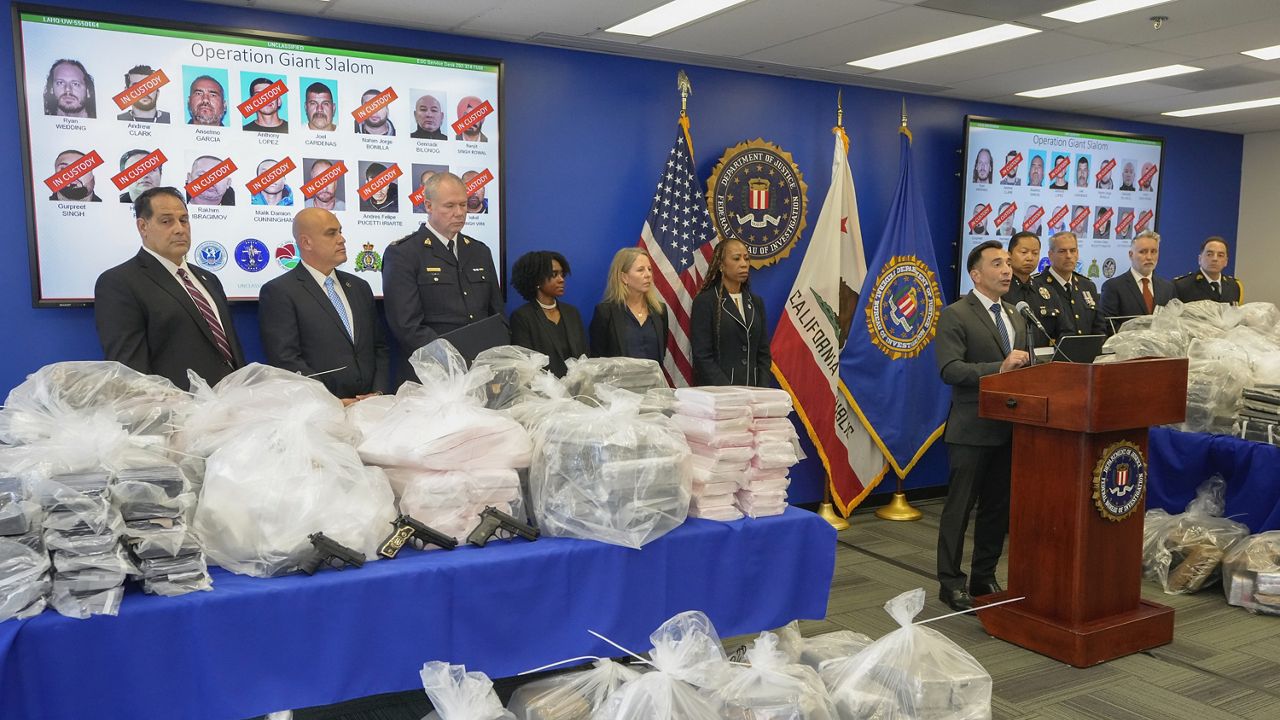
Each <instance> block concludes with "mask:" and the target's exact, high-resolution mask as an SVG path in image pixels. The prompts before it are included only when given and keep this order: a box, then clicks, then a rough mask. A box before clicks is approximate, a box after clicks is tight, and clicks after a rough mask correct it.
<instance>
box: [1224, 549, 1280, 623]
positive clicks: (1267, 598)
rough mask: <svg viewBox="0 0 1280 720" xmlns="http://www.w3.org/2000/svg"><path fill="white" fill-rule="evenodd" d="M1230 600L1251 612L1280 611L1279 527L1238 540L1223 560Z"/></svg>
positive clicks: (1225, 588)
mask: <svg viewBox="0 0 1280 720" xmlns="http://www.w3.org/2000/svg"><path fill="white" fill-rule="evenodd" d="M1222 569H1223V571H1222V586H1223V590H1224V591H1225V592H1226V596H1227V604H1229V605H1236V606H1238V607H1242V608H1244V609H1246V610H1248V611H1249V612H1251V613H1257V614H1261V615H1280V530H1269V531H1267V532H1261V533H1258V534H1257V535H1252V536H1250V537H1247V538H1245V539H1244V540H1241V541H1240V542H1238V543H1236V544H1235V546H1234V547H1232V548H1231V550H1230V551H1228V552H1227V556H1226V557H1225V558H1223V560H1222Z"/></svg>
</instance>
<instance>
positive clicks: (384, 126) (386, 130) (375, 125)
mask: <svg viewBox="0 0 1280 720" xmlns="http://www.w3.org/2000/svg"><path fill="white" fill-rule="evenodd" d="M381 94H382V91H381V90H375V89H373V88H370V89H368V90H365V91H364V94H363V95H361V96H360V104H361V105H364V104H365V103H367V102H369V101H370V100H372V99H374V98H376V97H378V96H379V95H381ZM390 115H391V104H390V103H387V104H386V105H383V106H382V107H381V108H379V109H378V111H377V112H375V113H374V114H372V115H370V116H369V117H367V118H365V119H364V122H358V123H356V134H357V135H388V136H391V135H395V134H396V126H395V125H394V124H392V122H391V118H390V117H389V116H390Z"/></svg>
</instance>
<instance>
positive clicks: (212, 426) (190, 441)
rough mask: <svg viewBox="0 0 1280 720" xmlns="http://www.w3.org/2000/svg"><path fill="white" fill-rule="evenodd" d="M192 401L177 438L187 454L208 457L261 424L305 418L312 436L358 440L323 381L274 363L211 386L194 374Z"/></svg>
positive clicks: (245, 370) (249, 368) (244, 370)
mask: <svg viewBox="0 0 1280 720" xmlns="http://www.w3.org/2000/svg"><path fill="white" fill-rule="evenodd" d="M191 392H192V393H193V395H194V399H193V400H192V402H191V403H190V404H189V405H188V407H187V413H186V416H185V417H183V418H182V420H181V427H180V429H179V431H178V433H177V436H176V437H175V444H176V445H177V447H178V448H179V449H181V450H182V451H183V452H186V453H190V454H192V455H198V456H201V457H208V456H209V455H210V454H212V453H213V451H214V450H216V449H218V448H219V447H222V446H223V445H225V444H227V443H229V442H233V441H235V440H237V439H239V438H240V437H241V436H243V435H246V434H253V433H255V432H257V431H258V430H257V428H258V427H259V426H261V425H270V424H273V423H277V422H295V423H296V422H298V421H299V420H300V419H303V418H305V419H306V422H307V424H308V425H309V426H310V429H309V431H310V432H317V431H319V432H324V433H327V434H328V435H330V436H332V437H334V438H336V439H339V440H342V441H343V442H355V440H356V436H355V434H354V433H353V432H352V430H351V428H350V427H349V426H348V425H347V423H346V414H345V412H344V409H343V406H342V401H341V400H339V399H338V398H336V397H334V396H333V394H332V393H330V392H329V389H328V388H326V387H325V386H324V385H323V384H322V383H321V382H320V381H319V380H315V379H313V378H308V377H303V376H302V375H298V374H297V373H291V372H289V371H287V370H282V369H280V368H277V367H271V366H270V365H262V364H259V363H251V364H249V365H246V366H244V367H242V368H240V369H239V370H236V371H235V372H233V373H231V374H230V375H227V376H226V377H224V378H222V379H221V380H219V381H218V384H217V385H215V386H213V387H210V386H209V385H208V383H206V382H205V381H204V380H203V379H202V378H200V376H198V375H195V374H194V373H191Z"/></svg>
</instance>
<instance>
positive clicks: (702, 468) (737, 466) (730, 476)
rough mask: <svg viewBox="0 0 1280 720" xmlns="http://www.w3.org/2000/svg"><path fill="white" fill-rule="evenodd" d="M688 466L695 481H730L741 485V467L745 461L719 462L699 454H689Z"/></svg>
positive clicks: (742, 471)
mask: <svg viewBox="0 0 1280 720" xmlns="http://www.w3.org/2000/svg"><path fill="white" fill-rule="evenodd" d="M690 460H691V463H690V467H691V471H692V475H693V481H694V482H695V483H702V484H704V485H706V484H711V483H727V482H731V483H734V484H737V485H741V484H742V483H743V481H744V479H745V478H744V477H743V473H744V472H745V471H744V470H743V468H745V467H746V463H741V462H729V463H721V462H719V461H717V460H713V459H711V458H706V457H702V456H701V455H691V456H690Z"/></svg>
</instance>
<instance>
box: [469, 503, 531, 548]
mask: <svg viewBox="0 0 1280 720" xmlns="http://www.w3.org/2000/svg"><path fill="white" fill-rule="evenodd" d="M499 530H501V531H503V532H505V533H506V535H502V536H499V539H505V538H509V537H511V536H512V535H519V536H520V537H522V538H524V539H525V540H537V539H538V528H536V527H534V526H532V525H529V524H528V523H523V522H520V521H519V520H517V519H515V518H513V517H511V516H510V515H508V514H506V513H504V512H502V511H501V510H499V509H497V508H495V507H493V506H489V507H486V508H485V509H484V512H482V513H480V524H479V525H477V526H476V529H475V530H472V531H471V534H470V535H468V536H467V542H469V543H471V544H472V545H475V546H476V547H484V544H485V543H487V542H489V540H490V539H491V538H492V537H493V536H494V535H496V534H497V533H498V531H499Z"/></svg>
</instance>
